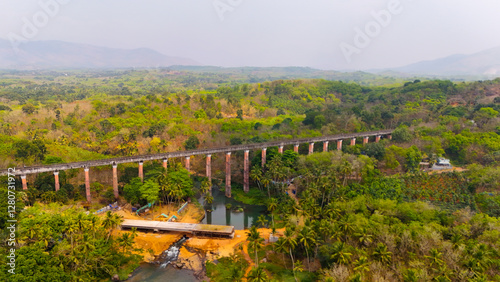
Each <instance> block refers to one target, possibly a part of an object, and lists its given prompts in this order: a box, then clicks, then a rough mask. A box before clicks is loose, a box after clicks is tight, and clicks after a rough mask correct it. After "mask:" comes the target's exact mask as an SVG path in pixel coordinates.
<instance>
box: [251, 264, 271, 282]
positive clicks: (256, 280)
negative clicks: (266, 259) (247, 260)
mask: <svg viewBox="0 0 500 282" xmlns="http://www.w3.org/2000/svg"><path fill="white" fill-rule="evenodd" d="M268 279H269V278H268V276H267V273H266V272H265V271H264V269H263V268H262V267H257V268H254V269H252V270H251V271H250V273H248V277H247V281H249V282H266V281H267V280H268Z"/></svg>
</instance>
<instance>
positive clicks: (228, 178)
mask: <svg viewBox="0 0 500 282" xmlns="http://www.w3.org/2000/svg"><path fill="white" fill-rule="evenodd" d="M226 197H228V198H231V152H227V153H226Z"/></svg>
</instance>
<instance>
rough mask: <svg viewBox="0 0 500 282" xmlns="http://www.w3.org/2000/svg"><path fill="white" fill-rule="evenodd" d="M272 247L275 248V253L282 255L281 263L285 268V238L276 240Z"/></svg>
mask: <svg viewBox="0 0 500 282" xmlns="http://www.w3.org/2000/svg"><path fill="white" fill-rule="evenodd" d="M274 246H275V248H276V252H279V253H281V254H282V255H283V263H284V265H285V268H286V263H285V253H286V252H287V251H288V249H287V245H286V242H285V238H283V237H280V238H279V239H278V241H276V243H274Z"/></svg>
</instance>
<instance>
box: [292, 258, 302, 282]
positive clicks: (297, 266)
mask: <svg viewBox="0 0 500 282" xmlns="http://www.w3.org/2000/svg"><path fill="white" fill-rule="evenodd" d="M302 271H304V267H303V265H302V262H301V261H300V260H299V261H297V263H296V264H295V267H294V268H293V278H295V281H296V282H297V272H302Z"/></svg>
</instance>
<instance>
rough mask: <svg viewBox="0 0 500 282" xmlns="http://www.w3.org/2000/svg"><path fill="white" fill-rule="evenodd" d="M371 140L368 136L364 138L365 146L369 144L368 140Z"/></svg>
mask: <svg viewBox="0 0 500 282" xmlns="http://www.w3.org/2000/svg"><path fill="white" fill-rule="evenodd" d="M369 138H370V137H368V136H365V137H363V145H366V144H368V139H369Z"/></svg>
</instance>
